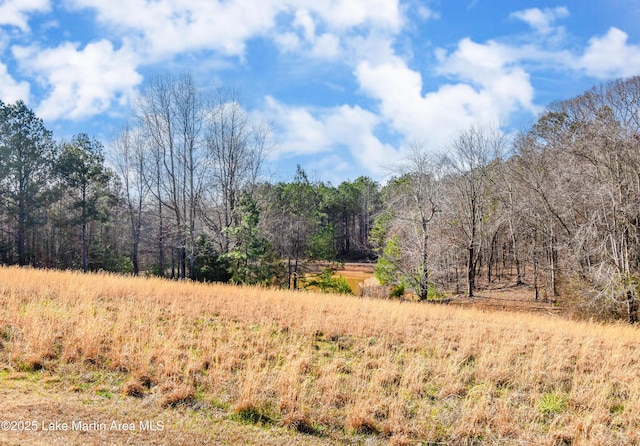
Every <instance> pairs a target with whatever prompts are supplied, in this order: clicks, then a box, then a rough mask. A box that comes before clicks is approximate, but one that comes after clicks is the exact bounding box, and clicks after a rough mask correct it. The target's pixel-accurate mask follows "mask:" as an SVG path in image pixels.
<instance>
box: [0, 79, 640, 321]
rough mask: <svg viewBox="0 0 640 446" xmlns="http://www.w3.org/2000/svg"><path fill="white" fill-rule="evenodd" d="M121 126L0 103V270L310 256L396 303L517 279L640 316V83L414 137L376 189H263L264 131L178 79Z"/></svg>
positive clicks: (222, 96) (260, 267)
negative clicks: (530, 114)
mask: <svg viewBox="0 0 640 446" xmlns="http://www.w3.org/2000/svg"><path fill="white" fill-rule="evenodd" d="M129 122H130V124H129V125H128V126H126V127H125V128H124V129H122V131H121V132H120V134H118V135H117V136H116V137H114V139H113V141H112V142H111V144H110V146H109V147H108V150H105V149H104V147H103V144H102V143H100V142H99V141H98V140H96V139H93V138H92V137H90V136H88V135H86V134H82V133H81V134H78V135H76V136H75V137H73V138H72V139H71V140H69V141H55V140H54V139H53V135H52V132H51V131H49V130H48V129H47V128H45V125H44V123H43V121H42V120H41V119H40V118H39V117H37V116H36V115H35V113H34V112H33V111H32V110H30V109H29V108H28V107H27V106H26V105H25V104H24V102H22V101H18V102H16V103H14V104H4V103H0V194H1V196H2V200H0V262H1V263H3V264H17V265H23V266H26V265H31V266H33V267H38V268H59V269H82V270H83V271H90V270H91V271H95V270H104V271H112V272H118V273H126V274H134V275H138V274H148V275H158V276H165V277H170V278H173V279H192V280H199V281H216V282H232V283H236V284H255V285H263V286H274V287H283V288H300V287H304V285H305V283H306V284H308V278H307V281H306V282H305V274H307V273H308V272H309V270H310V268H311V266H310V265H311V264H312V263H313V262H316V261H328V262H344V261H369V262H374V261H375V262H376V277H377V278H378V280H379V281H380V282H381V283H382V284H383V285H387V286H388V287H389V289H390V294H392V295H396V296H402V295H404V293H405V292H406V293H408V294H410V295H412V296H415V298H416V299H418V300H439V299H442V298H443V297H444V296H446V295H461V294H463V293H464V294H465V295H466V296H468V297H473V296H474V293H476V291H477V289H478V286H479V285H478V284H479V282H480V281H482V283H484V284H491V283H496V282H501V281H503V282H513V283H514V284H515V286H520V285H524V284H527V285H529V286H531V287H533V289H534V290H535V299H550V300H553V301H556V300H558V299H560V298H562V299H569V300H571V301H572V302H575V304H576V305H577V306H578V307H579V308H581V309H582V311H583V312H584V315H585V316H589V317H593V316H598V317H604V318H622V319H625V320H628V321H629V322H632V323H635V322H637V321H638V303H639V299H640V77H633V78H627V79H620V80H617V81H613V82H609V83H606V84H601V85H598V86H596V87H594V88H593V89H591V90H589V91H587V92H585V93H584V94H582V95H580V96H578V97H575V98H573V99H570V100H567V101H562V102H558V103H555V104H552V105H551V106H549V107H548V108H547V110H545V111H544V112H543V113H542V114H540V116H539V117H538V118H537V120H536V121H535V122H534V123H533V124H532V125H531V126H530V127H529V128H527V129H524V130H522V131H521V132H519V133H518V134H515V135H506V134H504V133H503V132H502V131H501V130H500V129H499V128H498V127H497V126H485V125H477V126H474V127H471V128H469V129H467V130H465V131H463V132H461V133H460V134H458V135H457V136H456V137H455V138H453V139H452V140H451V142H450V144H449V145H448V146H447V147H441V148H434V147H429V146H428V145H427V144H426V143H423V142H416V143H414V144H413V145H412V150H411V155H410V156H409V157H407V158H406V159H404V160H397V163H390V173H391V177H390V179H389V180H388V181H387V182H386V183H385V184H380V183H378V182H377V181H374V180H372V179H371V178H368V177H359V178H357V179H355V180H353V181H345V182H343V183H341V184H339V185H337V186H334V185H332V184H331V183H326V182H323V181H317V180H313V179H310V178H309V176H308V175H307V174H306V173H305V171H304V170H303V169H301V168H298V171H297V174H296V175H295V177H294V178H293V179H292V180H291V181H289V182H276V183H272V182H270V180H269V179H268V178H266V177H265V175H264V171H263V166H264V161H265V158H266V156H267V154H268V153H269V151H270V150H272V149H273V147H275V145H276V144H277V142H276V141H274V140H273V137H272V131H271V124H270V123H263V122H255V121H253V120H251V118H250V116H249V114H248V113H247V112H246V110H245V109H244V108H243V104H242V101H241V96H240V93H239V92H238V91H235V90H233V89H229V88H226V87H216V88H212V89H209V88H203V86H200V85H197V84H196V83H195V81H194V79H193V78H192V77H191V76H189V75H184V76H174V75H171V74H166V75H163V76H159V77H157V78H156V79H155V80H153V81H152V82H150V83H149V84H148V85H147V87H146V88H145V89H143V90H142V91H141V93H140V95H139V97H138V98H137V99H136V101H135V107H134V111H133V112H132V114H131V116H130V120H129ZM439 154H441V155H439ZM325 273H326V274H325V275H324V276H320V280H322V279H323V277H324V279H326V280H325V285H326V284H329V287H328V288H327V289H329V290H336V291H340V290H342V291H345V289H344V287H341V284H340V283H339V282H335V281H331V279H332V278H331V276H330V274H329V273H330V270H327V271H326V272H325ZM316 283H317V282H316Z"/></svg>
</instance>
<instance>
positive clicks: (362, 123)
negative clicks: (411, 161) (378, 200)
mask: <svg viewBox="0 0 640 446" xmlns="http://www.w3.org/2000/svg"><path fill="white" fill-rule="evenodd" d="M260 117H261V118H262V119H266V120H273V118H277V120H278V123H279V128H278V129H277V133H278V136H279V144H278V148H277V150H276V151H275V152H274V153H273V156H274V157H276V158H283V157H288V156H299V155H312V154H313V155H317V154H325V155H324V159H330V158H331V157H332V156H335V154H336V151H338V152H344V151H346V152H347V153H348V154H349V156H350V157H351V158H352V159H353V160H354V161H355V162H356V163H357V165H358V166H357V167H359V168H360V169H356V170H359V171H362V170H363V169H364V170H365V171H367V172H369V173H371V174H376V175H380V174H384V173H386V170H385V166H386V165H388V163H389V161H390V160H393V159H397V158H398V157H399V152H398V151H397V150H396V149H395V148H393V147H392V146H391V145H389V144H385V143H383V142H381V141H380V139H379V138H378V137H377V136H376V135H375V129H376V127H377V126H378V125H380V124H381V121H380V118H379V117H378V116H376V115H375V114H374V113H372V112H370V111H368V110H365V109H363V108H361V107H359V106H349V105H342V106H338V107H331V108H324V109H315V110H314V109H310V108H307V107H294V106H288V105H285V104H282V103H280V102H278V101H277V100H276V99H274V98H272V97H268V98H267V100H266V102H265V105H264V107H263V110H261V112H260ZM333 167H334V168H335V167H336V164H334V165H333ZM353 167H354V166H352V168H353ZM318 168H319V166H318Z"/></svg>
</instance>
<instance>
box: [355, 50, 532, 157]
mask: <svg viewBox="0 0 640 446" xmlns="http://www.w3.org/2000/svg"><path fill="white" fill-rule="evenodd" d="M437 55H438V60H439V65H438V67H437V69H436V74H439V75H441V76H445V77H448V78H450V79H451V80H452V82H450V83H448V84H445V85H442V86H440V87H439V88H437V89H434V90H432V91H427V92H423V90H424V89H425V85H424V82H423V77H422V75H421V73H419V72H418V71H415V70H413V69H411V68H409V66H408V65H407V63H406V62H405V61H404V60H403V59H401V58H400V57H398V56H392V57H388V58H387V60H386V61H380V62H378V63H371V62H368V61H363V62H361V63H360V64H359V65H358V67H357V68H356V77H357V78H358V81H359V83H360V88H361V90H362V91H363V92H364V93H366V94H367V95H369V96H371V97H373V98H376V99H377V100H378V101H379V107H380V113H381V115H382V116H383V118H384V119H385V121H386V122H388V123H389V125H390V126H391V127H392V128H394V129H395V130H397V131H398V132H399V133H401V134H402V135H404V136H405V139H407V140H419V141H425V142H426V143H427V144H429V145H430V146H432V147H434V148H440V147H442V146H444V145H446V144H447V143H448V142H449V141H450V139H451V137H452V136H454V135H455V134H457V133H458V132H460V131H461V130H464V129H466V128H468V127H469V126H471V125H473V124H477V123H495V122H503V121H505V120H506V119H507V118H508V116H509V114H510V113H512V112H514V111H517V110H522V109H524V110H529V111H531V112H535V111H536V110H537V109H536V107H535V106H534V104H533V97H534V90H533V86H532V85H531V82H530V79H529V75H528V73H526V72H525V71H524V69H522V68H521V67H520V66H518V65H517V64H516V63H515V62H514V61H513V60H512V59H511V55H510V52H509V51H508V48H502V47H501V46H500V45H498V44H496V43H494V42H489V43H487V44H484V45H482V44H477V43H474V42H472V41H471V40H470V39H463V40H462V41H461V42H460V43H459V45H458V48H457V49H456V50H455V51H454V52H453V53H451V54H447V53H446V51H444V50H439V51H438V52H437Z"/></svg>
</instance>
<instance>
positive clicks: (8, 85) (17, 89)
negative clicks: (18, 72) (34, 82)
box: [0, 63, 30, 103]
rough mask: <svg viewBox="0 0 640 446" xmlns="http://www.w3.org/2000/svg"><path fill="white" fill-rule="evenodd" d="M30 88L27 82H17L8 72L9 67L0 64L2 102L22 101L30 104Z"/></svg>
mask: <svg viewBox="0 0 640 446" xmlns="http://www.w3.org/2000/svg"><path fill="white" fill-rule="evenodd" d="M29 91H30V86H29V84H28V83H27V82H24V81H22V82H18V81H16V80H15V79H14V78H13V77H12V76H11V75H10V74H9V73H8V71H7V66H6V65H4V64H2V63H0V101H3V102H5V103H12V102H16V101H17V100H19V99H21V100H23V101H24V102H29Z"/></svg>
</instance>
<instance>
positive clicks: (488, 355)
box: [0, 268, 640, 444]
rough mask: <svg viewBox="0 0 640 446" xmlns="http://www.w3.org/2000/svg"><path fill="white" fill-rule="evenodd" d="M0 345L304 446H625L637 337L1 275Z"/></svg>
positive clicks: (287, 298) (406, 307)
mask: <svg viewBox="0 0 640 446" xmlns="http://www.w3.org/2000/svg"><path fill="white" fill-rule="evenodd" d="M0 343H1V346H0V358H1V359H2V364H3V365H4V367H5V368H7V369H8V370H13V371H15V372H20V373H41V372H42V371H47V372H50V373H52V374H55V375H60V376H62V377H63V379H66V380H69V381H70V382H71V381H74V380H76V381H77V385H78V387H79V390H80V391H82V390H83V389H82V383H83V382H85V381H83V380H81V379H79V378H78V377H80V376H82V377H84V376H86V375H87V374H90V375H91V376H93V377H94V378H92V380H91V381H90V385H91V386H92V387H91V388H95V387H96V386H101V387H99V390H100V392H103V393H104V395H114V394H116V393H117V394H120V395H128V397H130V398H142V399H144V398H150V397H153V401H157V404H160V405H162V407H167V408H173V407H181V406H188V407H195V408H198V410H203V411H206V410H211V408H216V410H225V411H226V412H227V413H228V417H229V418H230V419H236V420H239V421H241V422H243V423H246V422H250V423H258V424H261V425H264V426H265V427H268V426H270V425H283V426H287V427H290V428H291V429H296V430H298V431H300V432H306V433H310V434H313V435H332V433H335V432H339V433H340V434H341V435H359V436H361V435H365V436H375V437H378V438H380V439H382V440H385V441H386V440H389V441H391V442H392V443H396V444H414V443H415V442H416V441H423V442H444V443H454V444H455V443H458V444H465V442H468V441H472V440H474V439H475V440H479V441H482V442H485V443H488V444H491V443H499V442H502V444H505V442H506V443H507V444H508V443H509V442H516V441H528V442H531V443H532V444H554V442H555V443H557V441H556V440H557V439H563V440H562V441H565V440H566V441H569V442H574V443H578V444H634V443H637V442H638V441H640V435H639V434H638V432H640V375H639V374H638V367H639V365H640V331H639V330H638V329H636V328H635V327H631V326H627V325H622V324H613V325H599V324H593V323H586V322H574V321H569V320H564V319H561V318H558V317H543V316H537V315H531V314H514V313H500V312H481V311H477V310H473V309H461V308H451V307H447V306H441V305H430V304H418V303H412V302H396V301H386V300H385V301H383V300H369V299H362V298H357V297H348V296H338V295H325V294H318V293H311V292H287V291H278V290H266V289H261V288H243V287H233V286H225V285H206V284H196V283H179V282H172V281H168V280H160V279H151V278H149V279H144V278H126V277H118V276H109V275H82V274H78V273H71V272H54V271H38V270H31V269H19V268H0ZM150 400H151V399H150Z"/></svg>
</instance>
